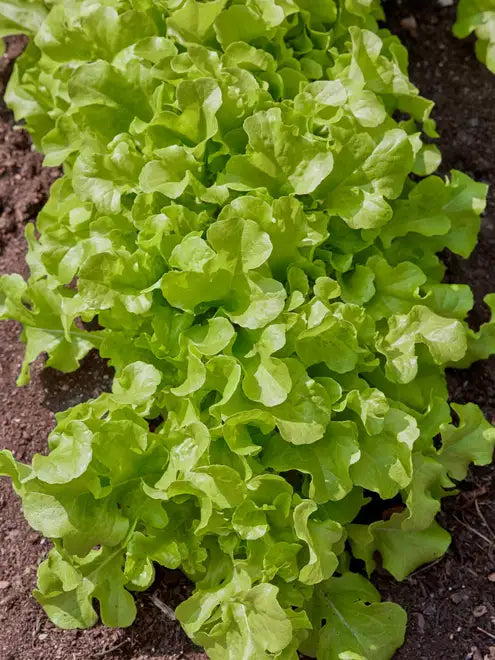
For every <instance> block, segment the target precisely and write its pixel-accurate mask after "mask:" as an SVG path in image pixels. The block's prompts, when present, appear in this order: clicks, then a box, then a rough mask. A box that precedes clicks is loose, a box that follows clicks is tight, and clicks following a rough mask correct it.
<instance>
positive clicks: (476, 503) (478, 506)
mask: <svg viewBox="0 0 495 660" xmlns="http://www.w3.org/2000/svg"><path fill="white" fill-rule="evenodd" d="M474 506H475V507H476V511H477V512H478V516H479V517H480V518H481V520H482V522H483V524H484V525H485V527H486V528H487V529H488V531H489V532H490V534H491V535H492V537H493V538H494V539H495V533H494V532H493V529H492V528H491V527H490V525H489V524H488V521H487V519H486V518H485V516H484V515H483V514H482V513H481V509H480V505H479V504H478V500H475V501H474Z"/></svg>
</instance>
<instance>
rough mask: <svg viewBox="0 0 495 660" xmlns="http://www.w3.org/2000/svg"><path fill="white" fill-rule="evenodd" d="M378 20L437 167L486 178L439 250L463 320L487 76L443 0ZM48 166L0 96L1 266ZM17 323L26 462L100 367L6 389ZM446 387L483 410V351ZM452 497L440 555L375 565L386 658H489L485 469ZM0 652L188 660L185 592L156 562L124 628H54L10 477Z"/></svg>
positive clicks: (489, 411) (6, 67) (482, 252)
mask: <svg viewBox="0 0 495 660" xmlns="http://www.w3.org/2000/svg"><path fill="white" fill-rule="evenodd" d="M385 9H386V11H387V19H388V26H389V27H390V28H391V29H392V31H393V32H395V33H396V34H398V35H399V36H400V38H401V39H402V41H403V42H404V43H405V45H406V46H407V48H408V50H409V55H410V74H411V78H412V80H413V82H414V83H415V84H416V85H417V86H418V87H419V88H420V90H421V93H422V94H423V96H426V97H427V98H432V99H434V101H435V102H436V110H435V113H434V116H435V119H436V120H437V123H438V129H439V132H440V134H441V139H440V141H439V146H440V148H441V150H442V153H443V165H442V170H441V172H442V174H443V173H447V172H448V171H449V170H451V169H459V170H462V171H464V172H466V173H468V174H470V175H471V176H473V177H475V178H477V179H479V180H481V181H484V182H487V183H489V184H491V186H492V188H491V191H490V195H489V204H488V209H487V213H486V215H485V217H484V219H483V225H482V232H481V236H480V243H479V245H478V247H477V248H476V250H475V252H474V254H473V255H472V256H471V258H470V259H469V260H463V259H460V258H458V257H454V256H453V255H451V254H446V255H444V257H445V261H446V264H447V266H448V272H447V276H446V278H447V280H448V281H449V282H460V283H461V282H462V283H469V284H470V285H471V286H472V288H473V290H474V294H475V309H474V311H473V313H472V314H471V316H470V322H471V323H472V325H473V327H475V328H477V327H478V326H479V325H480V324H481V323H482V322H484V321H486V320H487V317H488V310H487V308H486V306H485V305H484V304H483V302H482V299H483V296H484V295H486V294H487V293H489V292H491V291H495V161H494V157H493V136H494V135H495V76H493V75H492V74H490V73H489V71H488V70H487V69H486V68H485V67H484V66H483V65H482V64H480V63H479V62H478V61H477V60H476V57H475V54H474V48H473V42H472V40H466V41H463V42H461V41H458V40H456V39H455V38H454V37H453V35H452V32H451V28H452V24H453V22H454V19H455V10H456V8H455V3H453V2H446V1H445V0H402V1H401V0H395V1H393V0H390V1H389V2H387V3H385ZM25 43H26V41H25V38H24V37H13V38H9V39H7V51H6V53H5V55H4V56H3V57H2V58H0V95H3V92H4V90H5V85H6V83H7V81H8V78H9V76H10V73H11V69H12V63H13V60H14V59H15V57H17V56H18V55H19V54H20V53H21V52H22V50H23V48H24V46H25ZM58 174H59V172H58V170H57V169H55V168H43V167H42V158H41V156H40V155H38V154H37V153H36V152H34V151H33V150H32V147H31V143H30V141H29V137H28V135H27V134H26V132H25V131H23V130H22V129H21V128H19V127H16V126H14V122H13V119H12V115H11V114H10V112H9V111H8V110H7V109H6V108H5V105H4V104H3V103H2V104H1V105H0V273H9V272H17V273H21V274H22V275H26V274H27V267H26V264H25V261H24V256H25V251H26V250H25V242H24V237H23V235H24V226H25V223H26V222H28V221H32V220H34V219H35V217H36V214H37V212H38V211H39V209H40V208H41V206H42V204H43V203H44V201H45V200H46V197H47V195H48V192H49V188H50V185H51V183H52V182H53V181H54V180H55V178H56V177H57V176H58ZM19 332H20V326H19V324H17V323H15V322H11V321H9V322H2V323H0V447H2V448H9V449H11V450H12V451H13V452H14V453H15V456H16V458H18V459H20V460H23V461H29V460H30V459H31V457H32V456H33V454H34V453H36V452H45V451H46V448H47V442H46V440H47V435H48V433H49V431H50V430H51V428H53V425H54V413H55V412H57V411H59V410H64V409H66V408H68V407H70V406H73V405H75V404H76V403H78V402H80V401H84V400H86V399H88V398H90V397H95V396H98V394H100V393H101V392H102V391H104V390H106V389H108V388H109V386H110V383H111V378H112V370H111V369H110V368H109V367H108V366H107V365H106V364H105V362H104V361H103V360H102V359H100V358H99V356H98V355H97V354H96V353H91V354H90V355H89V356H88V357H87V358H86V359H85V360H84V361H83V364H82V366H81V368H80V369H79V370H78V371H77V372H75V373H72V374H61V373H59V372H57V371H54V370H53V369H46V370H43V365H42V362H41V361H38V362H37V363H36V364H35V366H34V369H33V373H32V380H31V383H30V384H29V385H28V386H26V387H23V388H17V387H16V385H15V380H16V377H17V374H18V371H19V367H20V364H21V361H22V355H23V345H22V344H21V343H20V342H19V341H18V336H19ZM448 379H449V386H450V393H451V398H452V400H454V401H457V402H460V403H466V402H469V401H473V402H475V403H478V404H479V405H480V406H481V407H482V409H483V411H484V413H485V415H486V416H487V418H488V419H489V420H490V421H495V358H492V359H491V360H488V361H486V362H483V363H478V364H475V365H473V367H471V368H470V369H468V370H464V371H457V370H451V371H450V373H449V374H448ZM460 491H461V492H460V494H459V495H458V496H457V497H455V498H454V497H452V498H448V499H446V500H444V506H443V511H442V514H441V515H440V523H441V524H442V525H443V526H444V527H445V528H446V529H448V530H449V531H450V533H451V534H452V536H453V541H452V545H451V547H450V549H449V551H448V552H447V554H446V556H445V557H444V558H443V559H441V560H439V561H437V562H434V563H433V564H431V565H429V566H425V567H422V568H420V569H419V570H418V571H416V572H415V573H414V574H413V575H411V576H410V577H409V578H408V579H407V580H405V581H404V582H402V583H397V582H395V581H394V580H393V579H392V578H390V577H389V576H388V574H386V573H385V572H384V571H383V572H378V573H377V574H376V575H375V578H374V582H375V584H376V585H377V587H378V588H379V590H380V591H381V593H382V595H383V597H384V598H386V599H389V600H393V601H395V602H398V603H400V604H401V605H402V606H403V607H404V608H405V609H406V610H407V612H408V615H409V626H408V634H407V638H406V643H405V645H404V647H403V648H402V649H401V650H400V651H399V652H398V653H397V655H396V658H398V660H433V658H435V659H438V660H444V659H445V660H485V659H491V660H494V659H495V469H494V468H493V466H492V467H490V468H483V469H475V470H473V471H472V472H471V473H470V476H469V477H468V479H467V480H466V481H465V482H464V483H463V484H461V485H460ZM0 539H2V542H1V544H0V658H1V659H2V660H39V659H40V658H51V659H52V660H59V659H62V658H63V659H64V660H69V659H70V660H84V659H86V660H89V659H91V660H92V659H94V658H99V657H102V658H106V659H107V660H125V659H129V660H130V659H132V660H151V659H154V660H179V659H180V658H183V659H184V660H186V659H187V660H200V659H203V658H205V657H206V656H205V655H204V654H203V653H202V652H201V650H200V649H197V648H196V647H194V646H193V645H192V644H191V642H190V641H189V640H188V639H187V637H186V636H185V634H184V633H183V632H182V630H181V628H180V626H179V624H178V623H177V622H176V621H175V620H174V617H173V615H172V614H171V612H172V610H173V608H174V607H175V606H177V605H178V603H179V602H181V601H182V600H183V599H184V598H186V597H187V595H188V594H189V593H190V590H191V587H190V585H189V584H188V582H187V580H186V579H185V578H184V577H183V576H182V575H181V574H180V573H179V572H177V571H165V570H160V571H158V572H157V580H156V582H155V584H154V586H153V587H152V588H151V589H150V590H149V591H148V592H145V593H143V594H140V595H139V596H138V599H137V604H138V617H137V620H136V623H135V624H134V625H133V626H132V627H131V628H129V629H125V630H112V629H107V628H104V627H103V626H101V625H100V626H96V627H95V628H93V629H91V630H84V631H60V630H58V629H56V628H55V627H54V626H53V625H52V624H51V623H50V622H49V621H48V619H47V617H46V615H45V614H44V612H43V611H42V610H41V608H39V606H38V605H37V604H36V602H35V601H34V599H33V598H32V596H31V591H32V589H33V587H34V585H35V581H36V568H37V565H38V563H39V561H40V560H41V559H42V558H43V557H44V555H45V554H46V552H47V546H48V543H45V542H44V540H43V539H41V538H40V536H39V535H38V534H37V533H36V532H34V531H32V530H31V529H30V528H29V526H28V525H27V523H26V522H25V520H24V518H23V516H22V512H21V509H20V504H19V500H18V499H17V497H16V496H15V495H14V494H13V492H12V490H11V486H10V483H9V482H7V480H0Z"/></svg>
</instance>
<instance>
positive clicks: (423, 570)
mask: <svg viewBox="0 0 495 660" xmlns="http://www.w3.org/2000/svg"><path fill="white" fill-rule="evenodd" d="M442 559H445V557H439V558H438V559H435V561H432V562H431V563H430V564H426V566H422V567H421V568H418V570H417V571H414V573H411V575H410V576H409V578H412V577H416V575H419V574H420V573H424V572H425V571H429V570H430V568H433V566H435V564H438V563H439V562H441V561H442ZM409 578H408V579H409Z"/></svg>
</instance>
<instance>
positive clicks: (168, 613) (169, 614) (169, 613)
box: [149, 594, 177, 621]
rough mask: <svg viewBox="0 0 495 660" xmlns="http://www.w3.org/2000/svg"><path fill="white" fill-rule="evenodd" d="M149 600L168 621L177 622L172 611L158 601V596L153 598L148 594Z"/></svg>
mask: <svg viewBox="0 0 495 660" xmlns="http://www.w3.org/2000/svg"><path fill="white" fill-rule="evenodd" d="M149 598H150V600H151V602H152V603H153V605H155V606H156V607H158V609H159V610H161V611H162V612H163V614H165V616H166V617H167V619H168V620H169V621H177V619H176V618H175V613H174V611H173V609H172V608H171V607H169V606H168V605H166V604H165V603H164V602H163V601H162V600H160V599H159V598H158V596H155V595H154V594H150V596H149Z"/></svg>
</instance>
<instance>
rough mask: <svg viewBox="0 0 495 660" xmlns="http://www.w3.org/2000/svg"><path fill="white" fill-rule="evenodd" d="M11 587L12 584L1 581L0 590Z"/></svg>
mask: <svg viewBox="0 0 495 660" xmlns="http://www.w3.org/2000/svg"><path fill="white" fill-rule="evenodd" d="M8 587H10V582H7V580H0V589H7V588H8Z"/></svg>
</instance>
